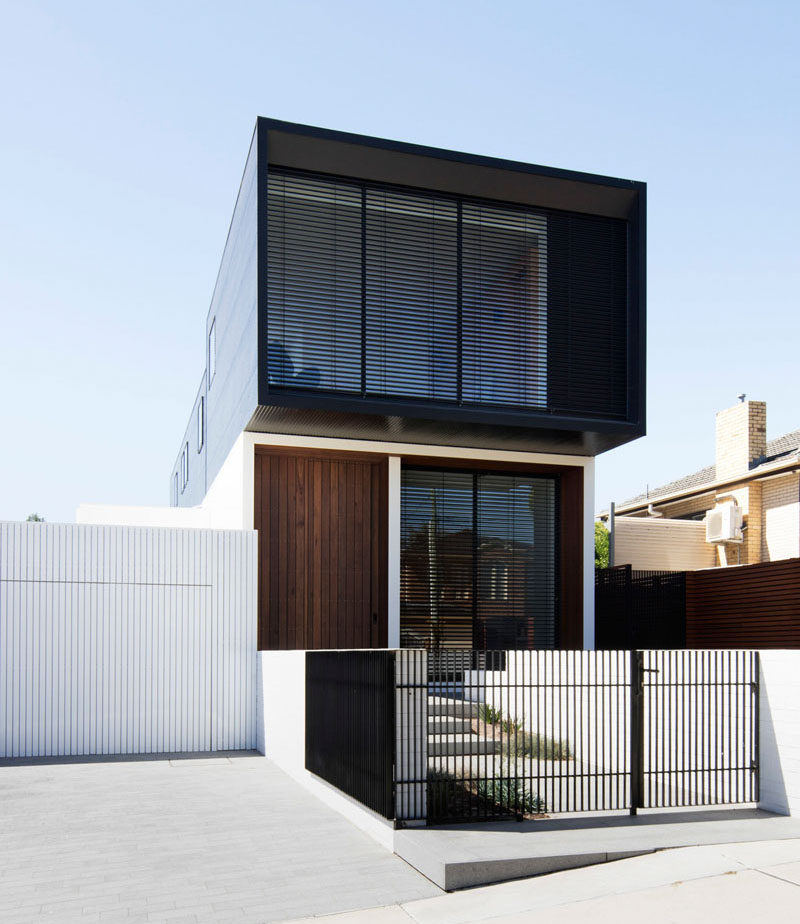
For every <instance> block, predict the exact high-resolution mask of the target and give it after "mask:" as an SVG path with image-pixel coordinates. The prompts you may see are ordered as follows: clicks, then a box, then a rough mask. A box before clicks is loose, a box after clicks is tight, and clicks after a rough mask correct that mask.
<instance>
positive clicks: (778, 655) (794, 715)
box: [759, 651, 800, 815]
mask: <svg viewBox="0 0 800 924" xmlns="http://www.w3.org/2000/svg"><path fill="white" fill-rule="evenodd" d="M760 655H761V685H760V703H761V740H760V742H759V750H760V762H761V802H760V803H759V807H760V808H764V809H768V810H769V811H772V812H780V813H781V814H786V815H800V651H761V652H760Z"/></svg>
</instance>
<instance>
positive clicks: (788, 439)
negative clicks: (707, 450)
mask: <svg viewBox="0 0 800 924" xmlns="http://www.w3.org/2000/svg"><path fill="white" fill-rule="evenodd" d="M798 452H800V430H792V432H791V433H785V434H784V435H783V436H779V437H778V438H777V439H774V440H769V442H768V443H767V452H766V455H765V456H764V457H763V458H762V459H759V460H758V464H756V465H754V466H753V467H752V468H751V472H757V471H758V470H759V469H760V468H762V467H763V466H765V465H772V464H774V463H775V462H780V460H781V459H782V458H788V457H790V456H792V455H796V454H797V453H798ZM715 477H716V466H715V465H707V466H706V467H705V468H701V469H700V471H699V472H693V473H692V474H691V475H684V476H683V478H678V479H676V480H675V481H670V482H669V483H668V484H662V485H661V486H660V487H658V488H651V490H650V491H649V492H648V493H647V494H639V495H637V496H636V497H631V498H629V499H628V500H626V501H623V502H622V503H621V504H618V506H619V507H630V506H632V505H633V504H642V503H644V502H645V501H656V500H658V498H659V497H663V496H664V495H666V494H675V493H677V492H678V491H688V490H689V489H690V488H699V487H700V486H701V485H704V484H709V483H710V482H713V481H714V479H715Z"/></svg>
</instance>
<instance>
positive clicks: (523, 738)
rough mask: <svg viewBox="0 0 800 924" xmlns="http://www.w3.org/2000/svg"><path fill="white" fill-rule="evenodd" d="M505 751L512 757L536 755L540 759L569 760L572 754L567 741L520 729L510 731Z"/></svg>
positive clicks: (504, 745)
mask: <svg viewBox="0 0 800 924" xmlns="http://www.w3.org/2000/svg"><path fill="white" fill-rule="evenodd" d="M503 751H504V752H505V753H506V754H508V755H509V756H511V757H536V758H539V759H540V760H568V759H569V758H570V757H571V756H572V754H571V753H570V750H569V744H568V743H567V742H566V741H558V740H556V739H555V738H548V737H547V735H538V734H533V733H532V732H526V731H521V730H519V729H516V731H514V732H511V733H509V736H508V738H507V739H506V740H505V741H504V742H503Z"/></svg>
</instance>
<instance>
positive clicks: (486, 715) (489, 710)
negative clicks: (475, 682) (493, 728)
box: [478, 703, 503, 725]
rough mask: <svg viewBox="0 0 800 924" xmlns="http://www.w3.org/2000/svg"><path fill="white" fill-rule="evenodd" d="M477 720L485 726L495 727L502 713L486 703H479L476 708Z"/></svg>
mask: <svg viewBox="0 0 800 924" xmlns="http://www.w3.org/2000/svg"><path fill="white" fill-rule="evenodd" d="M478 718H479V719H480V720H481V721H482V722H485V723H486V724H487V725H496V724H497V723H498V722H499V721H500V720H501V719H502V718H503V713H502V712H501V711H500V710H499V709H495V708H494V707H493V706H490V705H489V704H488V703H481V704H480V706H478Z"/></svg>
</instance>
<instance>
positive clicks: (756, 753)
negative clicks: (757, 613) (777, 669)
mask: <svg viewBox="0 0 800 924" xmlns="http://www.w3.org/2000/svg"><path fill="white" fill-rule="evenodd" d="M751 657H752V664H751V671H752V678H753V679H752V685H751V689H752V699H751V707H750V714H751V720H750V721H751V723H752V727H753V730H752V732H751V737H750V740H751V741H752V742H753V744H752V745H751V746H752V748H753V761H752V766H753V767H754V768H755V779H754V783H755V791H754V792H753V793H752V796H751V801H752V802H758V801H760V799H761V654H760V653H759V652H758V651H754V652H752V655H751ZM750 779H753V777H752V775H751V776H750Z"/></svg>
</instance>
